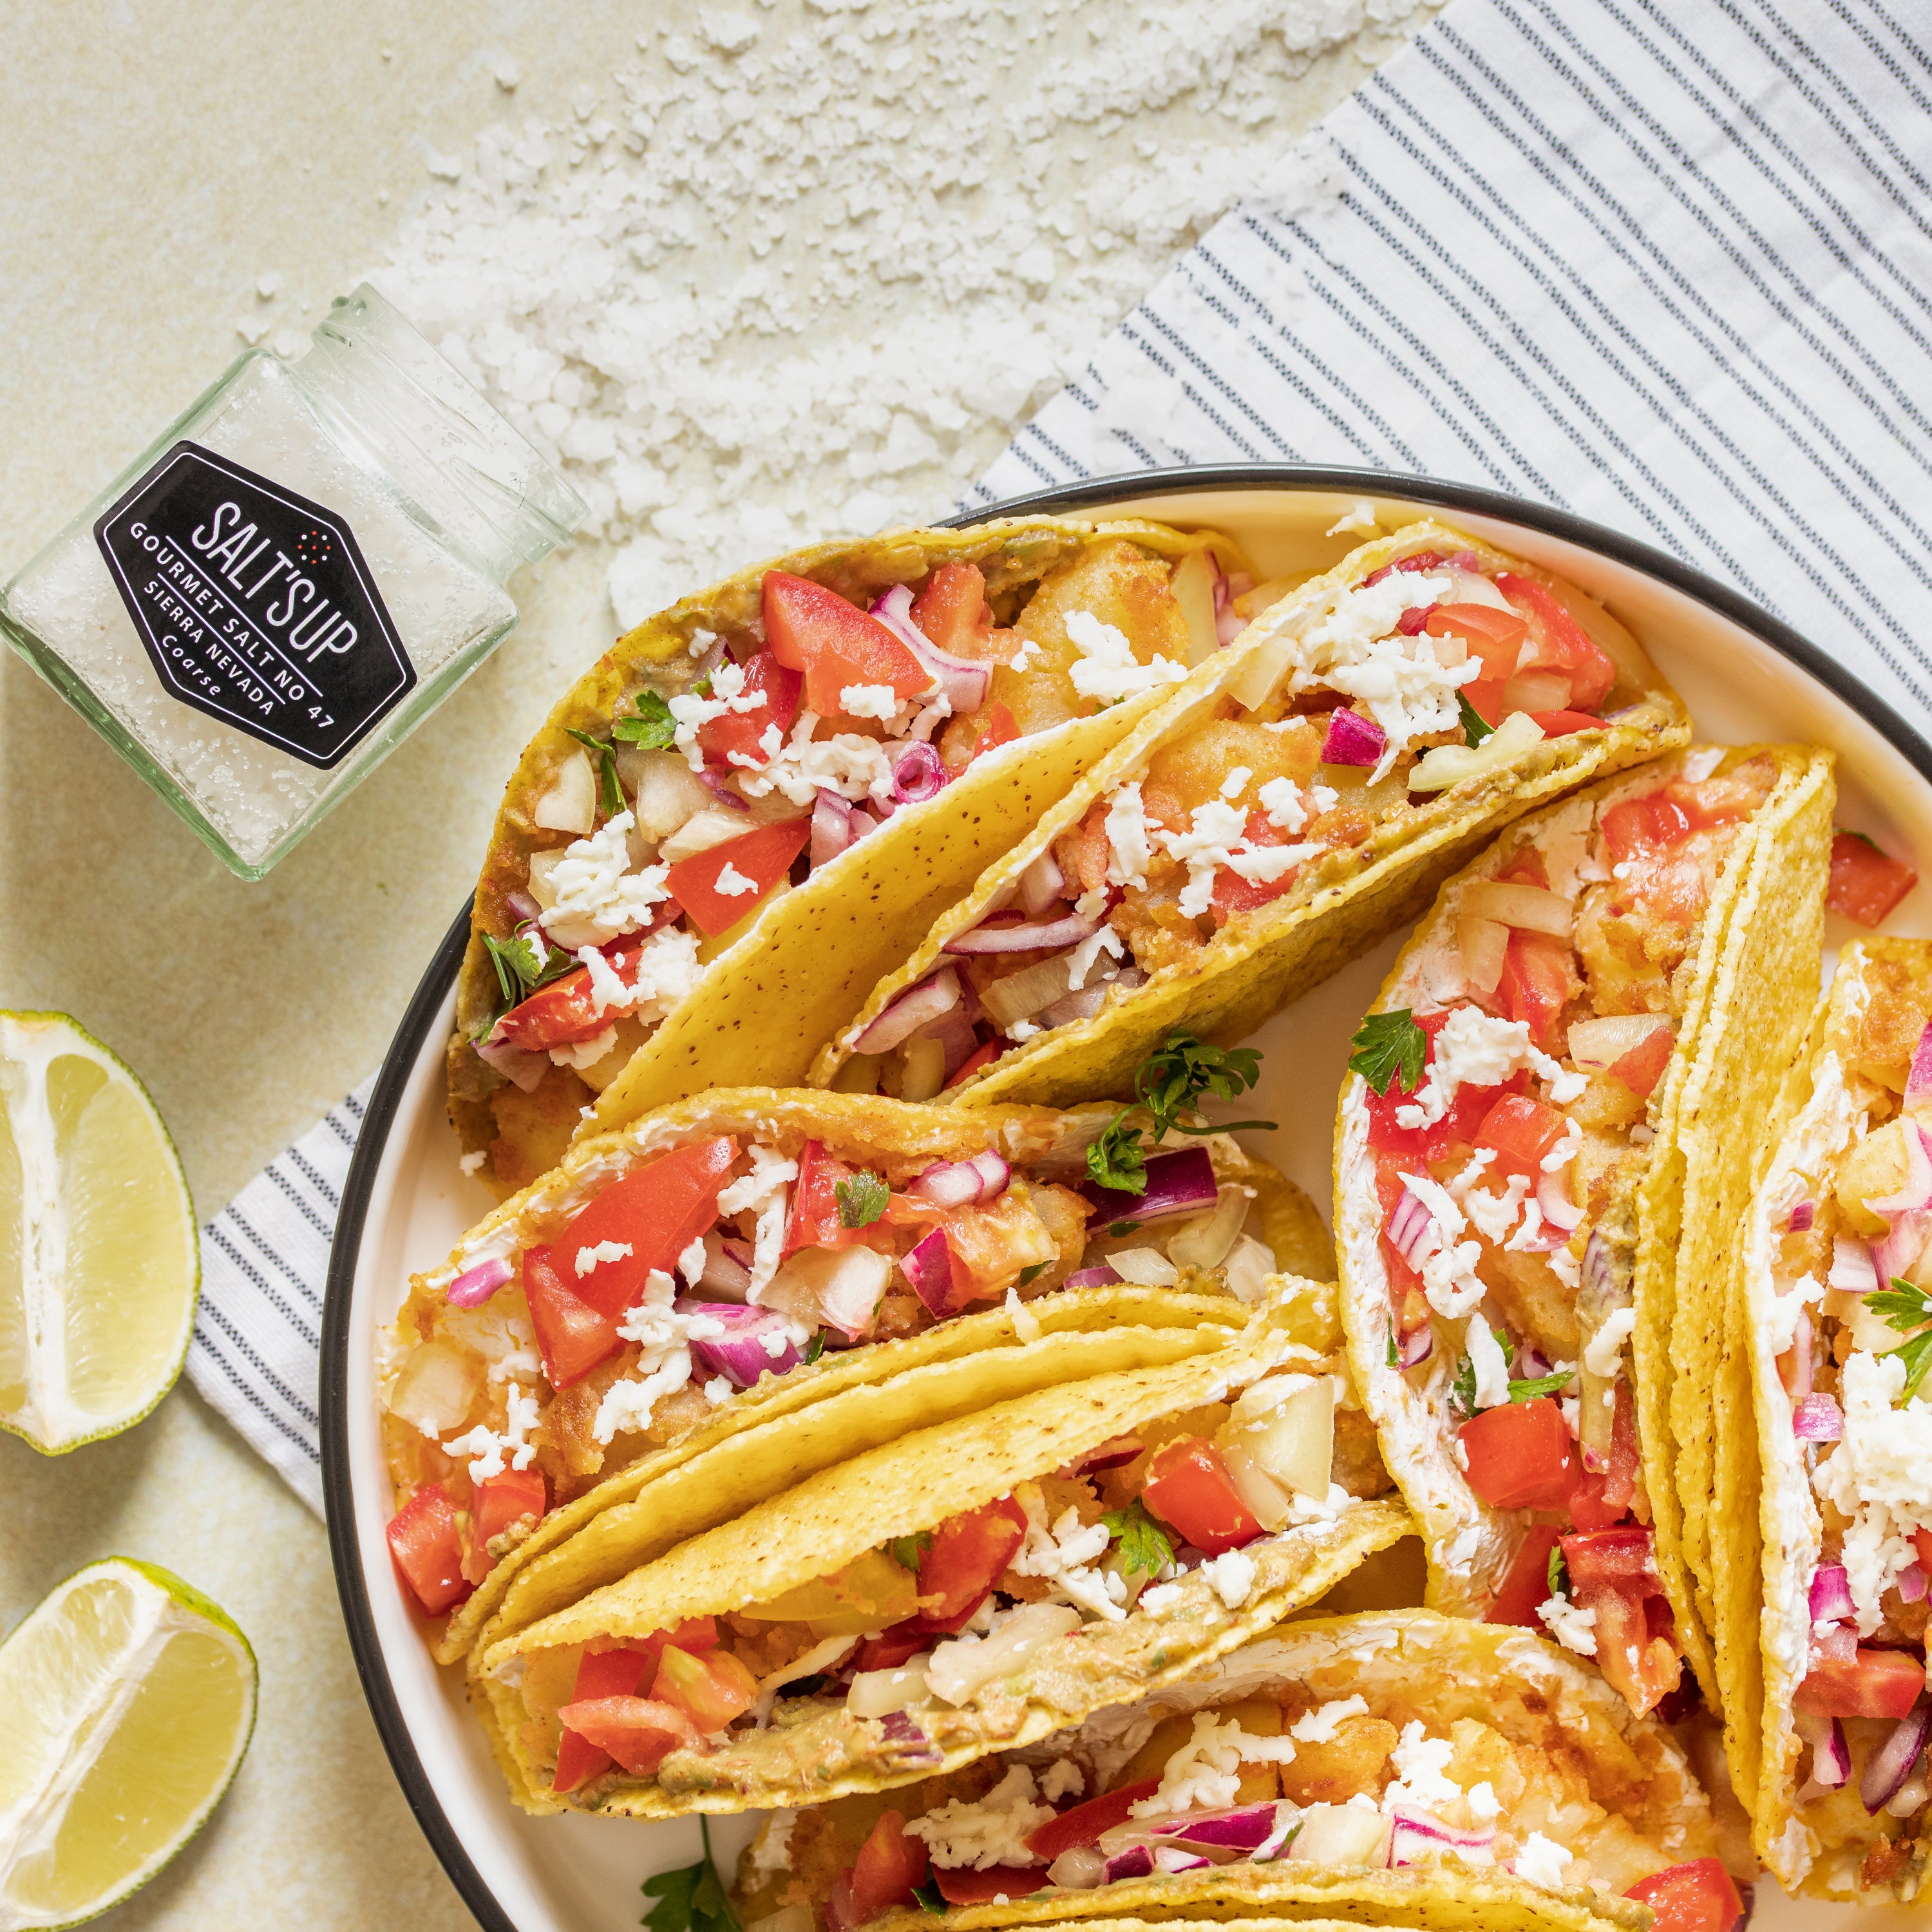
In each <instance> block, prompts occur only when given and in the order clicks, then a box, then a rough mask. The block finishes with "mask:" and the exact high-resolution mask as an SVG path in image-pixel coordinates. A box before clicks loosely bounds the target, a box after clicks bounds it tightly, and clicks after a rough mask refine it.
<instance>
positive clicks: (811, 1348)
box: [805, 1328, 825, 1363]
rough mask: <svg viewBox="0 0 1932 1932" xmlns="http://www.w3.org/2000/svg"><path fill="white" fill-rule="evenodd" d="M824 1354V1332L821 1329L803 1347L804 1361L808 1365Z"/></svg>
mask: <svg viewBox="0 0 1932 1932" xmlns="http://www.w3.org/2000/svg"><path fill="white" fill-rule="evenodd" d="M824 1352H825V1331H824V1330H823V1328H821V1329H820V1330H819V1331H817V1334H814V1336H813V1337H812V1338H811V1340H810V1341H809V1342H808V1343H806V1344H805V1361H807V1362H808V1363H811V1362H815V1361H817V1359H818V1358H819V1357H820V1355H823V1354H824Z"/></svg>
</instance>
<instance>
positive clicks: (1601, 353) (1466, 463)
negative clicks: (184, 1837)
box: [188, 0, 1932, 1510]
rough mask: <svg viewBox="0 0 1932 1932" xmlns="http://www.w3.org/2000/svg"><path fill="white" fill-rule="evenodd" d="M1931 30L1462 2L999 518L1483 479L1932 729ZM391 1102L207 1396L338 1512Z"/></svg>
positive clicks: (1188, 298)
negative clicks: (380, 1147) (335, 1294)
mask: <svg viewBox="0 0 1932 1932" xmlns="http://www.w3.org/2000/svg"><path fill="white" fill-rule="evenodd" d="M1928 48H1932V32H1928V31H1926V30H1925V29H1924V28H1923V27H1921V26H1917V24H1916V23H1907V22H1906V21H1905V20H1902V19H1901V18H1900V14H1899V13H1898V12H1897V11H1894V10H1891V9H1888V7H1884V6H1881V5H1867V4H1861V0H1787V3H1786V4H1784V5H1767V4H1760V3H1759V0H1703V4H1701V5H1697V6H1695V7H1686V6H1685V5H1682V4H1681V0H1456V4H1455V5H1454V6H1452V7H1451V8H1450V9H1449V10H1448V11H1447V12H1446V13H1444V14H1443V16H1442V17H1441V18H1440V19H1439V20H1438V21H1437V22H1436V23H1435V24H1434V25H1433V26H1431V27H1430V28H1428V29H1427V30H1426V31H1424V33H1422V34H1421V35H1420V36H1418V38H1417V39H1416V40H1415V41H1414V42H1413V43H1411V45H1409V46H1408V47H1407V48H1406V49H1403V51H1402V52H1400V53H1398V54H1397V55H1396V56H1395V57H1394V58H1393V59H1392V60H1391V61H1390V62H1388V64H1387V65H1385V67H1383V68H1382V69H1380V70H1379V71H1378V72H1377V73H1376V75H1375V76H1374V77H1373V78H1372V79H1371V80H1370V81H1369V82H1368V83H1367V84H1366V85H1365V86H1364V87H1363V88H1362V89H1361V90H1360V92H1358V93H1357V94H1356V95H1355V96H1353V97H1352V98H1351V99H1350V100H1349V101H1347V102H1346V103H1345V104H1343V106H1342V107H1340V108H1339V109H1338V110H1337V111H1336V112H1335V113H1334V114H1333V115H1331V116H1330V117H1329V118H1328V121H1326V122H1325V124H1324V125H1323V127H1322V130H1321V132H1320V133H1319V136H1317V137H1316V139H1315V140H1314V141H1313V142H1311V143H1310V146H1309V148H1308V149H1307V151H1306V153H1305V154H1304V155H1303V156H1302V157H1301V165H1300V166H1299V167H1298V169H1291V170H1290V171H1289V172H1288V174H1287V175H1286V177H1285V183H1286V184H1284V185H1283V186H1281V187H1278V188H1271V189H1269V190H1265V191H1264V192H1262V193H1260V194H1259V196H1258V197H1257V198H1256V199H1255V200H1254V201H1253V202H1250V203H1249V204H1247V205H1244V206H1243V207H1241V208H1238V210H1237V211H1235V213H1233V214H1230V215H1229V216H1228V217H1226V219H1225V220H1223V221H1222V222H1220V223H1219V224H1218V225H1217V226H1216V227H1215V228H1214V229H1212V230H1211V232H1210V233H1209V234H1208V236H1207V237H1206V239H1205V240H1204V241H1203V242H1202V243H1201V245H1199V247H1198V248H1195V249H1194V250H1193V251H1191V252H1190V254H1188V255H1187V256H1186V257H1184V259H1183V260H1181V263H1179V264H1178V266H1176V267H1175V269H1174V271H1173V272H1172V273H1171V274H1170V275H1168V276H1167V277H1166V279H1165V280H1163V281H1162V282H1161V284H1160V286H1159V287H1157V288H1156V289H1155V290H1154V292H1153V293H1152V294H1151V295H1150V296H1148V299H1147V300H1146V301H1145V302H1144V303H1142V305H1141V306H1140V307H1139V308H1138V309H1136V311H1134V312H1133V314H1132V315H1130V317H1127V320H1126V321H1125V322H1124V323H1123V324H1122V325H1121V328H1120V329H1118V331H1117V332H1115V335H1112V337H1110V338H1109V339H1108V340H1107V341H1106V342H1105V343H1103V344H1102V345H1101V346H1100V348H1099V349H1098V350H1097V352H1096V353H1095V356H1094V360H1093V362H1092V363H1091V365H1089V367H1088V369H1087V370H1086V371H1085V374H1083V375H1082V377H1080V379H1079V380H1078V381H1077V382H1075V383H1073V384H1071V385H1070V386H1069V387H1068V388H1067V389H1066V390H1065V391H1064V392H1063V393H1062V394H1061V395H1060V396H1058V397H1057V398H1055V400H1054V401H1052V403H1050V404H1048V406H1047V407H1046V409H1045V410H1043V411H1042V412H1041V413H1040V416H1038V417H1037V419H1035V420H1034V422H1033V423H1032V424H1031V425H1029V426H1028V428H1026V429H1025V430H1024V431H1022V432H1021V433H1020V434H1019V436H1018V437H1016V438H1015V439H1014V440H1013V443H1012V445H1011V446H1010V448H1009V449H1008V450H1007V452H1006V453H1005V455H1003V456H1002V457H1001V458H1000V459H999V460H998V462H996V463H995V464H994V465H993V466H992V469H990V470H989V471H988V472H987V473H986V476H985V477H984V478H983V479H982V481H980V483H979V484H978V485H977V486H976V487H975V489H974V491H973V492H972V493H971V496H969V497H968V506H969V507H970V506H975V505H982V506H983V505H990V504H992V503H995V502H999V501H1001V500H1002V499H1005V498H1007V497H1011V496H1019V495H1023V494H1025V493H1028V492H1029V491H1031V490H1038V489H1040V488H1042V487H1045V486H1046V485H1049V484H1057V483H1062V482H1069V481H1075V480H1076V479H1079V478H1083V477H1088V476H1097V475H1107V474H1109V473H1110V472H1116V471H1119V470H1123V469H1141V468H1145V467H1152V466H1163V465H1167V464H1173V463H1182V464H1185V463H1210V462H1223V461H1229V460H1251V461H1253V460H1259V461H1268V462H1280V461H1284V460H1304V461H1309V462H1316V463H1351V464H1367V465H1371V466H1378V467H1382V468H1388V469H1397V470H1406V471H1411V472H1415V471H1420V472H1424V473H1425V474H1429V475H1436V476H1440V477H1446V478H1457V479H1460V480H1463V481H1472V482H1476V483H1481V484H1490V485H1492V486H1496V487H1502V488H1505V489H1508V490H1516V491H1517V492H1519V493H1521V494H1523V495H1525V496H1531V497H1534V498H1537V499H1541V501H1543V502H1549V503H1553V504H1557V505H1562V507H1564V508H1568V509H1570V510H1572V511H1576V512H1577V513H1579V514H1582V515H1584V516H1587V517H1595V518H1596V519H1597V520H1599V521H1601V522H1603V523H1609V524H1611V525H1613V526H1616V527H1618V528H1619V529H1624V530H1626V531H1628V532H1630V533H1631V534H1632V535H1634V536H1637V537H1639V538H1643V540H1645V541H1647V542H1649V543H1652V544H1657V545H1658V546H1660V547H1662V548H1664V549H1666V550H1673V551H1674V552H1676V553H1677V554H1678V555H1679V556H1682V557H1683V558H1685V559H1687V560H1688V561H1689V562H1692V563H1694V564H1696V565H1699V566H1700V567H1701V568H1703V569H1705V570H1706V571H1710V572H1711V573H1712V574H1714V575H1715V576H1717V577H1721V578H1723V579H1724V580H1727V581H1729V582H1730V583H1733V584H1734V585H1735V586H1736V587H1737V588H1738V589H1740V590H1742V591H1743V592H1745V593H1746V594H1747V595H1750V596H1751V597H1754V598H1757V600H1758V601H1760V602H1761V603H1763V604H1766V605H1768V606H1769V607H1771V608H1772V609H1773V610H1776V611H1778V613H1780V614H1781V615H1782V616H1784V617H1786V618H1787V619H1789V620H1790V622H1793V624H1795V625H1797V626H1798V628H1799V629H1801V630H1802V631H1805V632H1807V633H1808V634H1809V635H1810V636H1811V637H1812V638H1813V639H1814V640H1815V641H1816V642H1817V643H1819V644H1820V645H1821V646H1823V648H1825V649H1827V650H1829V651H1832V652H1835V653H1837V654H1838V655H1839V656H1840V657H1841V658H1843V660H1844V661H1846V664H1849V666H1850V667H1852V668H1853V669H1854V670H1855V671H1857V672H1858V673H1859V674H1860V675H1861V676H1863V677H1864V678H1865V679H1867V681H1868V682H1870V683H1871V684H1872V685H1873V686H1875V687H1876V688H1877V689H1878V690H1879V691H1880V692H1881V693H1882V694H1883V695H1885V696H1886V697H1888V698H1890V699H1891V700H1893V701H1894V703H1899V704H1900V705H1901V706H1902V708H1904V709H1906V710H1907V711H1908V712H1917V713H1918V714H1919V715H1923V711H1924V707H1925V706H1926V705H1927V694H1928V692H1932V660H1928V658H1927V652H1926V646H1925V645H1924V643H1923V642H1922V641H1921V634H1923V633H1924V631H1925V630H1926V628H1927V627H1926V626H1924V625H1923V624H1922V623H1921V622H1920V621H1919V613H1920V612H1921V610H1922V609H1924V608H1925V607H1926V603H1927V591H1928V589H1932V539H1928V537H1927V531H1926V529H1925V527H1924V526H1925V523H1926V522H1927V517H1926V516H1925V515H1924V514H1921V505H1924V502H1926V500H1927V483H1928V481H1932V381H1928V380H1927V379H1928V377H1932V357H1928V349H1932V304H1928V299H1927V296H1928V291H1932V55H1928ZM366 1091H367V1090H366V1089H364V1090H361V1091H359V1092H358V1093H357V1094H354V1095H352V1096H351V1097H350V1099H349V1100H346V1101H345V1102H344V1103H343V1104H342V1106H341V1107H339V1108H338V1109H335V1111H334V1112H332V1113H331V1114H330V1115H329V1116H328V1118H326V1120H325V1121H323V1122H322V1124H320V1126H318V1127H316V1128H315V1129H314V1130H313V1131H312V1132H311V1133H309V1134H308V1135H307V1136H305V1138H304V1139H302V1141H301V1142H299V1143H298V1144H297V1145H296V1146H295V1147H294V1148H291V1149H290V1151H289V1152H288V1153H287V1154H284V1156H283V1157H281V1159H280V1160H278V1161H276V1162H275V1163H274V1164H273V1165H272V1166H270V1167H269V1169H268V1170H267V1171H266V1173H264V1174H263V1175H261V1176H260V1177H259V1178H257V1180H256V1181H254V1182H252V1183H251V1184H250V1186H249V1187H248V1188H247V1189H245V1190H244V1191H243V1193H242V1195H241V1196H240V1198H239V1199H238V1200H237V1201H236V1202H235V1203H234V1205H233V1206H232V1207H230V1208H229V1209H228V1210H227V1211H226V1213H225V1214H223V1215H222V1216H221V1217H220V1219H219V1220H217V1221H216V1222H215V1223H214V1225H213V1226H211V1228H209V1229H208V1230H207V1232H206V1238H205V1243H204V1247H203V1253H204V1256H205V1268H206V1272H205V1285H204V1287H203V1290H202V1312H201V1317H200V1320H199V1324H198V1325H197V1327H196V1334H195V1342H194V1347H193V1351H192V1352H191V1353H190V1357H189V1364H188V1366H189V1373H190V1374H191V1375H192V1376H193V1379H194V1381H195V1384H196V1387H197V1388H199V1389H200V1391H201V1392H202V1394H204V1395H205V1397H207V1398H208V1400H209V1401H210V1402H211V1403H213V1404H214V1406H215V1407H216V1408H217V1409H220V1411H221V1412H222V1413H223V1415H226V1416H227V1417H228V1418H229V1419H230V1420H231V1421H233V1423H234V1424H235V1425H236V1427H237V1428H238V1429H239V1430H241V1432H242V1434H243V1435H244V1436H245V1437H246V1438H247V1439H248V1441H249V1442H251V1444H253V1445H254V1447H255V1448H257V1449H258V1450H259V1451H260V1452H261V1453H262V1454H263V1455H264V1456H266V1457H267V1458H268V1459H269V1461H270V1462H271V1463H272V1464H273V1465H274V1466H275V1468H276V1469H278V1470H279V1471H280V1472H281V1473H282V1475H284V1477H285V1478H287V1480H288V1481H289V1482H290V1484H291V1485H292V1486H293V1487H294V1488H295V1490H296V1491H297V1493H299V1494H300V1495H301V1496H302V1497H303V1498H304V1499H305V1500H306V1501H308V1502H309V1503H310V1504H311V1506H312V1507H314V1508H317V1509H318V1510H319V1509H320V1494H321V1491H320V1463H319V1460H318V1456H317V1439H316V1415H315V1404H316V1394H315V1391H316V1346H317V1334H318V1332H319V1329H320V1317H321V1307H322V1288H323V1277H324V1272H325V1269H326V1264H327V1259H328V1237H329V1229H330V1228H331V1227H332V1226H333V1224H334V1220H335V1206H336V1202H337V1201H338V1198H339V1196H340V1191H341V1185H342V1182H343V1180H344V1177H345V1176H346V1175H347V1172H348V1165H349V1155H350V1148H351V1146H352V1145H353V1139H354V1135H355V1132H356V1123H357V1121H359V1118H360V1117H361V1114H362V1097H363V1094H365V1093H366Z"/></svg>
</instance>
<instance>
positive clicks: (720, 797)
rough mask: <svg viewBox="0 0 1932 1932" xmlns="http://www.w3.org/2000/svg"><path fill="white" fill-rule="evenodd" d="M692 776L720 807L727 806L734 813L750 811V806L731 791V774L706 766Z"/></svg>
mask: <svg viewBox="0 0 1932 1932" xmlns="http://www.w3.org/2000/svg"><path fill="white" fill-rule="evenodd" d="M691 775H692V776H693V777H694V778H696V779H697V781H698V783H699V784H701V785H703V787H704V788H705V790H707V791H708V792H709V793H710V794H711V795H712V797H713V798H715V799H717V801H718V803H719V804H720V805H729V806H730V808H731V809H732V810H733V811H750V810H751V807H750V805H748V804H746V803H745V801H744V799H742V798H740V797H739V796H738V794H737V793H736V792H735V791H733V790H732V789H731V786H730V777H731V774H730V772H719V771H714V770H712V768H711V767H710V766H709V765H706V766H705V767H704V769H703V770H702V771H701V772H693V773H692V774H691Z"/></svg>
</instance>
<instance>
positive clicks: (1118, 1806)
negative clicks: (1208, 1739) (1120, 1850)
mask: <svg viewBox="0 0 1932 1932" xmlns="http://www.w3.org/2000/svg"><path fill="white" fill-rule="evenodd" d="M1158 1790H1160V1779H1159V1778H1143V1779H1142V1780H1141V1781H1140V1782H1139V1783H1138V1784H1124V1785H1122V1786H1121V1788H1120V1790H1118V1791H1106V1792H1103V1793H1101V1795H1100V1796H1099V1797H1098V1798H1090V1799H1088V1801H1087V1802H1086V1803H1085V1804H1084V1805H1074V1806H1073V1808H1071V1809H1070V1810H1069V1811H1063V1812H1061V1814H1060V1815H1059V1817H1057V1818H1049V1820H1047V1821H1046V1823H1045V1824H1044V1825H1037V1826H1035V1827H1034V1829H1033V1830H1032V1831H1031V1832H1028V1834H1027V1835H1026V1837H1025V1838H1023V1839H1022V1841H1021V1843H1023V1844H1024V1845H1025V1846H1026V1848H1027V1849H1028V1851H1030V1852H1032V1854H1033V1855H1034V1857H1035V1858H1042V1859H1044V1860H1045V1861H1046V1863H1047V1864H1052V1862H1053V1861H1054V1860H1055V1858H1058V1857H1059V1855H1061V1852H1070V1851H1071V1850H1073V1848H1074V1846H1076V1845H1091V1844H1096V1843H1098V1842H1099V1841H1100V1834H1101V1833H1102V1832H1111V1831H1112V1829H1114V1827H1115V1826H1116V1825H1124V1824H1125V1823H1127V1814H1128V1812H1129V1811H1130V1810H1131V1808H1133V1806H1135V1805H1138V1804H1139V1802H1141V1800H1142V1799H1143V1798H1151V1797H1152V1796H1154V1793H1156V1792H1157V1791H1158Z"/></svg>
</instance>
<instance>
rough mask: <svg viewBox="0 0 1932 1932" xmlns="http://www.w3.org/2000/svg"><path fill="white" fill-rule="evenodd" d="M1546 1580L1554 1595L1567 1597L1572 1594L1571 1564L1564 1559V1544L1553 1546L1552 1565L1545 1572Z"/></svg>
mask: <svg viewBox="0 0 1932 1932" xmlns="http://www.w3.org/2000/svg"><path fill="white" fill-rule="evenodd" d="M1543 1574H1544V1582H1545V1583H1547V1584H1548V1585H1549V1586H1550V1595H1552V1596H1553V1597H1567V1596H1568V1595H1569V1594H1570V1566H1569V1565H1568V1564H1567V1563H1566V1562H1564V1560H1563V1546H1562V1544H1560V1543H1559V1544H1554V1545H1553V1546H1552V1547H1551V1550H1550V1567H1549V1568H1548V1569H1547V1570H1546V1571H1544V1573H1543Z"/></svg>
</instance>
